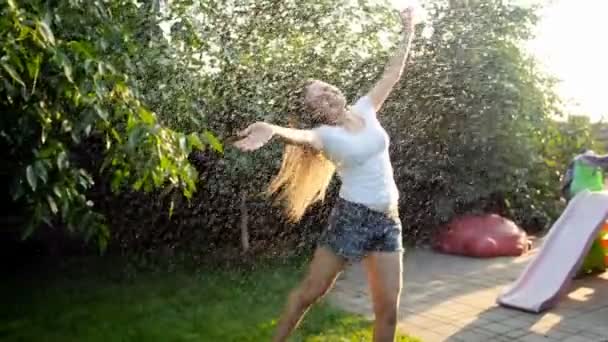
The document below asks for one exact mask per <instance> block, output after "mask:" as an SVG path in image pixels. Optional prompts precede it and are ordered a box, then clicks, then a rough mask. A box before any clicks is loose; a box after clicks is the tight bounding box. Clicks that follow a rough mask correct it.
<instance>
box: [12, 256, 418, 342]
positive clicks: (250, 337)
mask: <svg viewBox="0 0 608 342" xmlns="http://www.w3.org/2000/svg"><path fill="white" fill-rule="evenodd" d="M106 260H107V259H106ZM93 265H94V266H93ZM116 265H121V263H120V262H118V261H116V262H107V261H105V262H104V265H103V266H100V265H99V263H98V262H93V263H90V262H78V263H73V264H71V265H70V266H69V267H63V268H61V269H59V270H54V269H53V270H49V268H46V272H44V274H42V272H33V274H34V275H29V276H25V275H20V276H16V277H10V278H9V279H5V280H3V281H2V284H0V290H1V294H0V298H1V299H2V310H1V311H0V340H2V341H61V342H66V341H78V342H85V341H87V342H114V341H117V342H118V341H146V342H152V341H163V342H165V341H167V342H168V341H269V340H270V337H271V336H272V333H273V331H274V327H275V324H276V319H277V316H278V314H279V313H280V312H281V309H282V307H283V304H284V300H285V296H286V294H287V292H288V291H289V289H290V288H291V287H292V286H294V285H295V284H296V282H297V281H298V279H299V277H300V276H301V275H302V270H303V267H302V266H301V263H297V264H294V263H291V264H282V265H277V264H274V265H270V264H265V265H264V266H260V267H256V268H255V270H249V271H243V270H237V269H224V270H219V271H218V270H210V269H208V270H204V269H198V270H197V271H185V270H181V271H173V272H159V271H156V272H152V271H147V272H125V271H124V270H121V269H120V267H118V266H116ZM30 274H32V272H30ZM125 274H131V275H130V276H125ZM5 278H6V277H5ZM370 336H371V324H370V323H369V322H367V321H365V320H364V319H362V318H361V317H358V316H353V315H350V314H346V313H344V312H341V311H338V310H336V309H333V308H331V307H329V306H328V305H327V304H321V305H318V306H316V307H315V308H314V309H313V310H311V311H310V312H309V314H308V315H307V316H306V319H305V321H304V323H303V325H302V326H301V327H300V328H299V329H298V331H297V332H296V334H295V335H294V336H293V338H292V341H370V340H371V337H370ZM398 341H416V340H414V339H410V338H407V337H404V336H400V337H399V339H398Z"/></svg>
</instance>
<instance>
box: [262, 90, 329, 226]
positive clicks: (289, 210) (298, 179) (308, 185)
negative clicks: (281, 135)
mask: <svg viewBox="0 0 608 342" xmlns="http://www.w3.org/2000/svg"><path fill="white" fill-rule="evenodd" d="M312 82H314V81H308V82H306V83H305V85H304V86H303V87H301V88H300V89H301V90H303V91H301V92H299V93H298V94H296V97H295V98H294V97H291V100H290V102H291V105H294V104H295V105H296V108H295V113H296V115H292V117H291V119H292V121H291V126H299V125H298V124H296V122H298V123H299V124H302V122H303V121H307V120H306V119H309V120H310V122H308V124H315V122H314V121H315V120H314V119H313V117H314V115H313V113H314V111H315V110H316V108H315V104H314V103H306V101H305V100H304V98H305V97H304V96H303V95H304V94H303V93H304V91H305V90H306V87H307V86H308V85H310V83H312ZM292 113H293V112H292ZM296 117H298V118H299V120H295V118H296ZM317 117H318V116H317ZM302 119H304V120H302ZM317 124H318V122H317ZM334 172H335V165H334V164H333V163H332V162H331V161H330V160H328V159H327V158H326V157H325V156H324V155H323V153H322V152H320V151H315V150H313V149H312V148H310V147H306V146H299V145H286V146H285V149H284V151H283V161H282V163H281V169H280V170H279V173H278V174H277V175H276V176H275V177H274V179H273V180H272V182H271V183H270V185H269V187H268V193H269V194H272V195H276V198H277V200H278V201H279V202H282V204H283V206H284V209H285V213H286V215H287V218H288V219H289V220H290V221H291V222H297V221H299V220H300V219H301V218H302V216H304V213H305V212H306V209H307V208H308V207H309V206H310V205H311V204H313V203H315V202H318V201H322V200H323V199H324V198H325V193H326V192H327V188H328V187H329V184H330V182H331V179H332V177H333V175H334Z"/></svg>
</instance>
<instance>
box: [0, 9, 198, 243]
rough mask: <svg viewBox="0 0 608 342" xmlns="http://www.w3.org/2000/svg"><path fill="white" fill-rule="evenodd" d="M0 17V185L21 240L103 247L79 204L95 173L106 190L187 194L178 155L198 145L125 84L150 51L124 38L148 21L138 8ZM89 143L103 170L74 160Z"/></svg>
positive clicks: (90, 214) (192, 175) (90, 215)
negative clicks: (54, 230) (62, 238)
mask: <svg viewBox="0 0 608 342" xmlns="http://www.w3.org/2000/svg"><path fill="white" fill-rule="evenodd" d="M0 8H1V14H2V16H1V19H0V40H1V41H2V42H3V43H2V48H1V52H0V66H1V68H0V75H1V77H2V82H0V101H1V102H0V107H1V111H2V113H3V114H2V118H1V119H0V120H1V126H0V145H1V146H2V164H3V169H2V173H3V174H2V177H3V178H4V179H5V180H7V181H9V182H10V183H11V189H10V194H11V196H12V198H13V200H14V201H18V202H19V204H21V206H22V208H25V209H24V211H23V212H22V213H21V215H22V216H23V217H29V218H30V219H29V220H28V221H29V222H28V224H27V228H26V229H25V231H24V236H28V235H29V234H31V233H32V231H33V230H34V229H35V228H36V227H37V226H38V225H39V224H40V223H44V224H46V225H49V226H51V225H54V224H56V223H58V222H62V223H63V224H65V226H66V227H67V228H68V229H69V230H70V231H73V232H78V233H84V234H85V236H86V237H87V238H89V237H92V236H96V237H97V241H98V242H99V246H100V247H102V248H103V247H104V246H105V244H106V241H107V237H108V234H109V232H108V229H107V227H106V224H105V223H104V219H103V216H101V215H100V214H99V213H98V212H97V211H96V209H95V203H93V202H92V201H91V200H90V199H89V198H88V197H87V191H88V190H89V189H90V188H91V187H92V185H93V184H94V178H95V177H97V176H98V174H99V172H104V171H107V172H109V173H110V174H111V177H112V188H113V189H114V190H119V189H121V188H124V187H125V186H128V185H130V186H131V188H132V189H134V190H146V191H149V190H151V189H153V188H156V187H160V186H164V185H169V186H172V187H175V188H180V189H181V190H182V191H183V193H184V194H185V195H186V197H190V196H191V195H192V193H193V192H194V190H195V187H196V184H195V180H196V171H195V169H194V168H193V167H192V166H191V165H190V164H189V162H188V159H187V156H188V155H189V153H190V152H191V151H192V150H193V149H201V148H203V141H204V140H203V139H202V138H201V137H199V135H198V134H196V133H190V134H188V135H184V134H181V133H178V132H175V131H173V130H171V129H168V128H166V127H164V126H161V125H159V122H158V120H157V118H156V114H155V113H154V112H152V111H150V110H149V108H148V107H146V105H145V103H144V102H142V97H141V95H139V92H138V90H137V87H135V86H134V85H135V83H134V82H133V81H134V80H133V79H131V75H133V74H136V73H137V68H138V67H139V66H138V65H136V64H135V63H134V61H133V56H138V55H140V54H141V53H143V52H144V51H148V50H149V49H148V46H147V45H146V44H144V43H145V40H144V39H142V38H141V37H137V36H136V35H135V34H136V33H137V31H135V30H134V29H133V28H134V27H138V25H139V24H140V23H142V22H145V19H147V18H148V17H147V16H144V15H142V14H141V13H142V11H144V10H145V8H142V7H138V6H137V5H136V4H135V3H134V2H132V1H106V2H91V1H78V0H65V1H52V2H45V1H34V0H32V1H15V0H8V1H2V2H1V5H0ZM138 19H139V21H138ZM142 19H143V20H142ZM94 141H98V142H99V143H100V145H101V146H102V148H101V151H100V154H101V156H102V158H103V160H102V161H103V163H101V164H99V165H90V162H91V161H83V160H78V158H77V156H78V153H77V151H78V149H79V148H82V147H83V146H89V145H91V143H92V142H94ZM108 200H109V199H108Z"/></svg>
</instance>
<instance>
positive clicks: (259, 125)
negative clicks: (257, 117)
mask: <svg viewBox="0 0 608 342" xmlns="http://www.w3.org/2000/svg"><path fill="white" fill-rule="evenodd" d="M273 135H274V130H273V129H272V126H271V125H269V124H267V123H265V122H256V123H254V124H252V125H250V126H249V127H247V128H245V129H244V130H242V131H241V132H239V134H238V136H239V138H240V139H239V140H238V141H237V142H235V143H234V146H235V147H236V148H238V149H239V150H241V151H245V152H249V151H254V150H257V149H258V148H260V147H262V146H264V145H266V143H267V142H268V141H270V139H271V138H272V136H273Z"/></svg>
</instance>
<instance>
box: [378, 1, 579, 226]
mask: <svg viewBox="0 0 608 342" xmlns="http://www.w3.org/2000/svg"><path fill="white" fill-rule="evenodd" d="M429 14H430V15H429V22H428V27H429V29H430V30H431V33H430V34H429V36H428V37H420V38H419V39H418V41H417V42H416V44H417V46H416V53H415V56H414V61H413V62H412V63H411V64H410V66H409V71H408V72H407V75H406V80H405V82H403V83H402V85H401V86H402V87H401V89H400V90H398V92H397V94H396V95H395V96H393V97H392V104H391V106H390V107H389V109H387V110H386V112H387V113H390V114H389V115H391V116H393V115H396V117H395V119H394V120H390V127H391V130H392V136H393V137H394V138H393V139H394V140H395V141H396V143H395V144H394V145H393V147H394V148H393V156H394V159H395V160H396V169H397V174H398V183H399V185H400V188H401V190H402V191H403V193H404V198H403V200H402V208H404V216H405V217H406V218H407V220H406V221H408V222H409V223H410V224H411V225H412V227H411V228H412V229H414V230H415V232H414V233H417V232H418V231H420V230H421V229H422V228H428V227H434V226H437V225H440V224H441V223H444V222H446V221H448V220H449V219H451V218H452V217H453V216H454V215H455V214H458V213H462V212H470V211H480V210H481V211H498V212H500V213H503V214H505V215H508V216H510V217H512V218H514V219H516V220H517V221H518V222H519V223H522V224H524V226H526V227H527V228H531V229H533V228H543V227H544V226H545V225H546V224H547V223H549V221H550V220H551V219H553V218H555V215H556V214H557V213H558V210H559V206H556V203H558V202H557V200H558V196H559V192H558V191H557V190H558V181H559V172H561V171H563V170H561V169H560V168H561V166H562V165H563V161H564V160H565V159H566V158H570V156H568V155H567V153H565V154H564V153H559V154H558V153H557V151H556V150H551V149H548V148H547V147H548V146H549V145H553V146H554V148H558V149H563V150H568V149H569V148H570V144H569V142H567V141H565V140H563V139H561V138H560V137H561V135H562V132H560V131H556V130H555V129H554V127H555V123H554V121H553V119H554V117H555V116H556V115H560V114H561V112H560V109H559V108H560V102H559V99H558V98H557V96H556V94H555V92H554V88H553V86H554V84H555V81H554V80H553V79H552V78H550V77H547V76H546V75H545V74H544V73H543V72H542V71H541V70H540V69H539V68H538V66H537V63H536V61H535V60H534V59H533V58H531V57H530V56H528V55H527V54H526V52H525V50H524V47H523V43H525V41H526V40H528V39H530V38H531V33H532V29H533V27H534V25H535V23H536V21H537V20H538V17H537V15H536V11H535V9H530V8H521V7H517V6H513V5H509V4H507V3H506V2H504V1H498V0H496V1H476V2H470V3H469V2H458V1H450V2H447V1H436V2H434V3H433V5H432V6H430V8H429ZM560 151H561V150H560ZM555 160H560V162H559V163H556V161H555Z"/></svg>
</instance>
